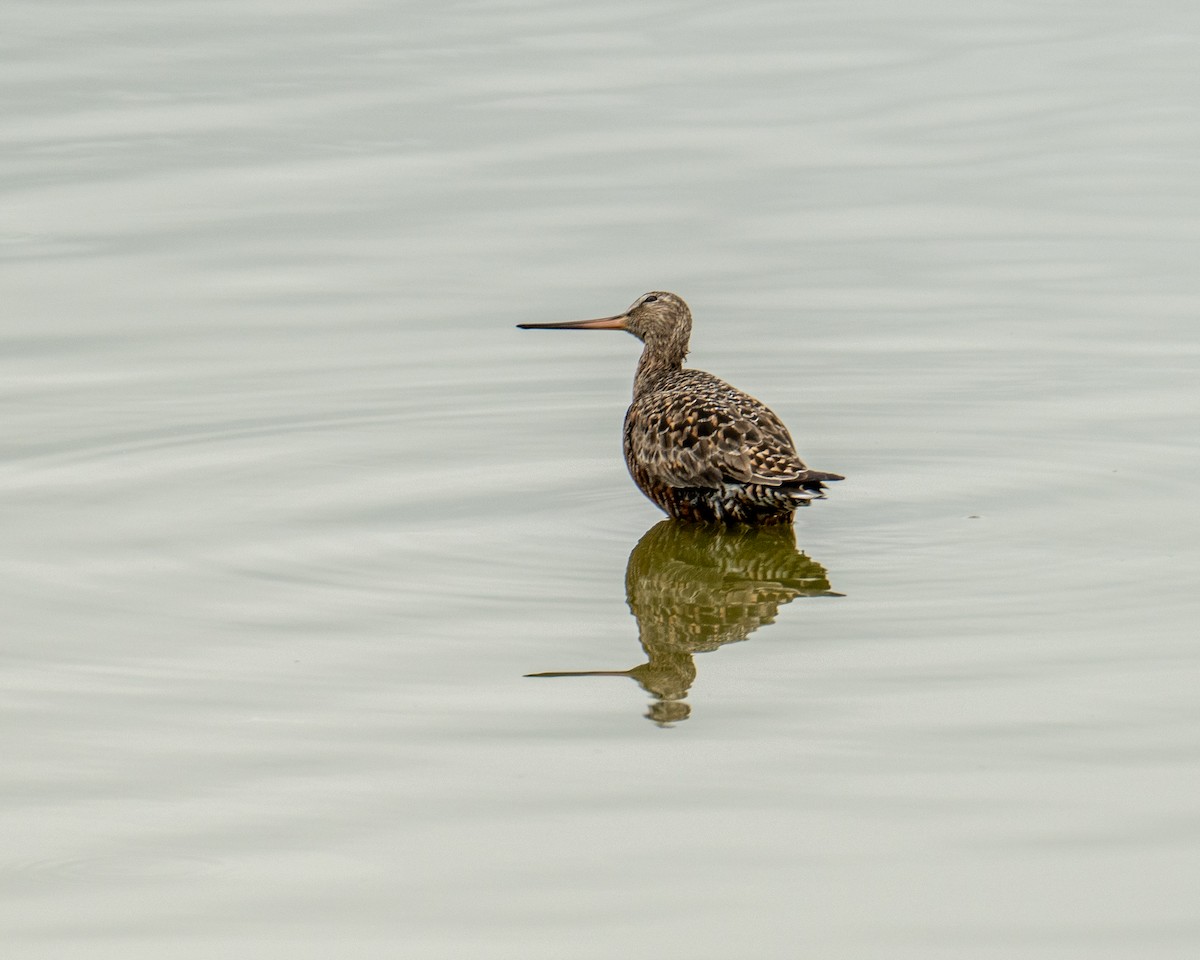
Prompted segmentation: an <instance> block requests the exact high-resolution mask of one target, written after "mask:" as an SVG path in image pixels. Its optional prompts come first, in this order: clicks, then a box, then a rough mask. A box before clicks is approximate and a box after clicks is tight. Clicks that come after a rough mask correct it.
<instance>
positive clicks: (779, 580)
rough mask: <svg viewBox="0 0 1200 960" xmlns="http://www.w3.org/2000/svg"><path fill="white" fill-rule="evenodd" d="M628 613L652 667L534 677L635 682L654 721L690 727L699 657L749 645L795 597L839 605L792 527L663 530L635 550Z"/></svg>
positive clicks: (671, 526)
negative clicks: (689, 699) (650, 700)
mask: <svg viewBox="0 0 1200 960" xmlns="http://www.w3.org/2000/svg"><path fill="white" fill-rule="evenodd" d="M625 592H626V598H627V599H628V601H629V609H630V610H631V611H632V612H633V615H634V617H635V618H636V619H637V622H638V633H639V636H640V639H641V642H642V648H643V649H644V650H645V651H646V657H647V662H646V663H643V664H642V665H641V666H637V667H634V668H632V669H631V670H586V671H573V672H554V673H535V674H530V676H535V677H568V676H620V677H633V678H634V679H635V680H637V682H638V683H639V684H641V686H642V688H643V689H645V690H646V692H647V693H650V694H652V695H653V696H654V697H655V699H656V701H657V702H656V703H654V705H653V706H652V707H651V709H650V714H649V716H650V718H651V719H652V720H654V721H655V722H657V723H670V722H672V721H676V720H684V719H686V718H687V716H688V714H689V712H690V707H689V706H688V705H687V704H686V703H683V702H681V701H682V700H683V698H684V697H686V696H687V692H688V688H689V687H691V685H692V681H693V680H695V678H696V665H695V663H694V662H693V660H692V655H693V654H696V653H706V652H708V651H709V650H715V649H717V647H719V646H721V645H722V644H726V643H732V642H734V641H736V640H745V639H746V638H747V637H748V636H750V634H751V633H753V632H754V631H755V630H757V629H758V628H759V627H761V626H763V625H764V624H768V623H771V622H773V621H774V619H775V615H776V613H778V611H779V608H780V607H781V606H783V605H784V604H785V603H790V602H791V601H792V600H794V599H795V598H796V597H805V596H807V597H831V596H832V597H836V596H840V594H836V593H833V592H832V591H830V589H829V579H828V577H827V576H826V573H825V568H824V567H822V566H821V565H820V564H819V563H817V562H816V561H815V560H812V559H810V558H809V557H807V556H805V555H804V554H803V553H800V552H798V551H797V550H796V533H795V531H794V530H793V529H792V528H791V527H788V526H784V527H779V526H773V527H763V528H753V527H737V528H734V529H722V528H720V527H712V526H702V525H692V524H680V523H675V522H673V521H671V520H663V521H662V522H661V523H659V524H657V525H655V526H653V527H651V528H650V529H649V530H648V531H647V532H646V534H645V536H643V537H642V539H641V540H640V541H639V542H638V545H637V546H636V547H634V548H633V552H632V553H631V554H630V555H629V565H628V567H627V568H626V571H625Z"/></svg>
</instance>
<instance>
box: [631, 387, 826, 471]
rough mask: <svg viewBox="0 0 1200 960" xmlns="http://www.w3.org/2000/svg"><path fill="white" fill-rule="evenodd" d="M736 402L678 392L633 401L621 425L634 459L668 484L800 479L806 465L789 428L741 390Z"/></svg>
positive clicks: (805, 469)
mask: <svg viewBox="0 0 1200 960" xmlns="http://www.w3.org/2000/svg"><path fill="white" fill-rule="evenodd" d="M738 400H739V401H741V402H738V403H734V404H711V403H709V404H701V405H699V406H697V405H696V404H695V403H694V402H692V398H689V397H687V396H686V395H679V394H676V395H673V396H670V397H664V396H662V395H658V396H655V397H652V398H649V400H648V402H639V403H635V404H634V406H633V407H632V408H631V409H630V411H629V419H628V420H627V422H626V425H625V429H626V432H627V433H628V435H629V437H628V439H629V443H630V446H631V448H632V450H633V451H634V455H635V457H636V458H637V460H638V462H639V463H640V464H641V466H642V468H643V469H645V470H646V471H647V472H648V473H649V474H650V475H651V477H653V478H655V479H657V480H659V481H660V482H662V483H665V484H667V485H669V486H672V487H717V486H720V485H721V484H722V483H728V482H735V483H762V484H767V485H769V486H779V485H780V484H784V483H789V482H794V481H796V480H799V479H802V478H803V477H804V476H805V474H806V473H807V468H806V467H805V465H804V463H803V462H802V461H801V460H800V458H799V457H798V456H797V455H796V449H795V447H794V445H793V444H792V438H791V435H790V434H789V433H788V430H787V427H785V426H784V425H783V423H782V422H781V421H780V419H779V418H778V417H777V416H775V414H774V413H773V412H772V411H771V410H770V409H768V408H767V407H765V406H763V405H762V404H761V403H758V401H753V400H752V398H750V397H747V396H745V395H744V394H743V395H740V396H739V397H738ZM747 401H750V402H747Z"/></svg>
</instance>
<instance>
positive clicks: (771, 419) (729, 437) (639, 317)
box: [518, 291, 844, 524]
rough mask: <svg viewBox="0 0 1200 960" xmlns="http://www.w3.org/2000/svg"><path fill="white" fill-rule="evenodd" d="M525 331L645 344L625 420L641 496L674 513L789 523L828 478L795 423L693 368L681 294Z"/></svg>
mask: <svg viewBox="0 0 1200 960" xmlns="http://www.w3.org/2000/svg"><path fill="white" fill-rule="evenodd" d="M518 326H520V327H522V328H523V329H546V330H627V331H629V332H630V333H632V334H633V335H634V336H635V337H637V338H638V339H639V340H641V341H642V342H643V343H644V344H645V348H644V349H643V350H642V358H641V360H640V361H638V367H637V375H636V376H635V378H634V381H633V403H632V404H631V405H630V407H629V411H628V412H627V413H626V414H625V462H626V463H627V464H628V465H629V472H630V473H631V474H632V475H633V481H634V483H636V484H637V485H638V487H639V488H640V489H641V491H642V492H643V493H644V494H645V495H646V496H648V497H649V498H650V499H651V500H653V501H654V502H655V503H656V504H658V506H660V507H661V508H662V509H663V510H665V511H666V512H667V513H668V514H670V515H671V516H672V517H676V518H678V519H680V520H698V521H716V522H718V523H748V524H772V523H790V522H791V521H792V518H793V516H794V515H795V512H796V508H797V507H799V506H807V504H808V502H809V501H810V500H812V499H814V498H816V497H822V496H824V494H823V493H822V491H823V490H824V489H825V485H824V481H826V480H841V479H844V478H843V477H840V476H839V475H838V474H836V473H821V472H820V471H818V470H810V469H809V468H808V467H806V466H805V465H804V462H803V461H802V460H801V459H800V458H799V457H798V456H797V455H796V447H795V445H794V444H793V443H792V437H791V434H789V433H788V429H787V427H785V426H784V425H783V422H782V421H781V420H780V419H779V417H777V416H776V415H775V414H774V413H773V412H772V411H771V410H769V409H768V408H767V407H766V406H764V405H763V404H762V403H760V402H759V401H757V400H755V399H754V397H752V396H750V395H749V394H746V393H742V392H741V391H740V390H737V389H735V388H734V387H731V386H730V385H729V384H727V383H726V382H725V381H724V380H719V379H718V378H716V377H714V376H713V375H712V374H711V373H705V372H704V371H703V370H685V369H684V368H683V360H684V358H685V357H686V356H687V352H688V339H689V337H690V336H691V332H692V312H691V311H690V310H689V309H688V305H687V304H686V303H684V302H683V300H682V299H680V298H679V297H677V296H676V295H675V294H673V293H665V292H659V291H656V292H654V293H647V294H645V295H644V296H641V297H639V298H638V299H637V300H636V301H635V302H634V304H633V305H632V306H631V307H630V308H629V309H628V310H626V311H625V312H624V313H622V314H619V315H618V316H615V317H605V318H603V319H600V320H579V321H575V322H573V323H521V324H518Z"/></svg>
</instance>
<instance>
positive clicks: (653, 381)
mask: <svg viewBox="0 0 1200 960" xmlns="http://www.w3.org/2000/svg"><path fill="white" fill-rule="evenodd" d="M686 356H687V344H677V343H671V342H663V341H653V340H648V341H646V346H645V347H644V348H643V350H642V358H641V359H640V360H639V361H638V366H637V374H636V375H635V376H634V378H633V398H634V399H635V400H636V399H637V398H638V397H640V396H642V395H643V394H645V393H649V392H650V391H652V390H653V389H654V388H655V387H656V386H658V384H660V383H661V382H662V381H663V380H665V379H666V378H667V377H669V376H670V375H671V374H673V373H678V372H679V371H680V370H682V369H683V360H684V358H685V357H686Z"/></svg>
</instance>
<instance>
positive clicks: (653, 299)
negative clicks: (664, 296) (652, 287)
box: [642, 294, 658, 303]
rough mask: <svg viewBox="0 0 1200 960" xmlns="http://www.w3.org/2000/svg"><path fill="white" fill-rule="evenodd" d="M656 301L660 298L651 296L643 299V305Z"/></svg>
mask: <svg viewBox="0 0 1200 960" xmlns="http://www.w3.org/2000/svg"><path fill="white" fill-rule="evenodd" d="M656 300H658V297H656V296H654V294H651V295H650V296H648V297H642V303H654V302H655V301H656Z"/></svg>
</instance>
